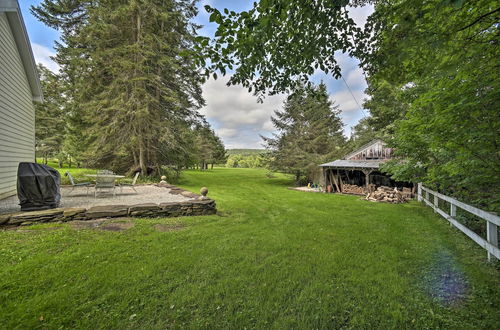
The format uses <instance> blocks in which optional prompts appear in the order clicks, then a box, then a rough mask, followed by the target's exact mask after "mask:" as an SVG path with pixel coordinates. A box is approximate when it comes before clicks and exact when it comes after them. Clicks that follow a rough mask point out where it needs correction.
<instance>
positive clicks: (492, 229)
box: [486, 220, 498, 261]
mask: <svg viewBox="0 0 500 330" xmlns="http://www.w3.org/2000/svg"><path fill="white" fill-rule="evenodd" d="M486 239H487V241H488V243H490V244H491V245H493V246H496V247H498V234H497V225H495V224H494V223H492V222H489V221H488V220H486ZM491 257H492V255H491V253H489V252H488V261H491V259H492V258H491Z"/></svg>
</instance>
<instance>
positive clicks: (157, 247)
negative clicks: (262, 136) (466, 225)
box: [0, 168, 500, 329]
mask: <svg viewBox="0 0 500 330" xmlns="http://www.w3.org/2000/svg"><path fill="white" fill-rule="evenodd" d="M265 174H266V171H264V170H256V169H229V168H226V169H215V170H213V171H204V172H198V171H188V172H186V173H185V176H184V178H183V180H182V181H181V184H180V185H181V186H183V187H185V188H187V189H189V190H192V191H195V192H196V191H198V190H199V188H200V187H201V186H207V187H208V188H209V190H210V192H209V196H211V197H212V198H214V199H216V201H217V204H218V209H219V212H220V214H219V215H214V216H204V217H185V218H172V219H142V220H135V222H136V226H135V227H134V228H132V229H129V230H126V231H123V232H107V231H100V230H96V229H87V230H73V229H71V228H70V227H69V225H68V224H45V225H38V226H34V227H33V229H34V230H29V231H2V232H0V241H1V244H0V264H1V265H2V267H1V268H0V324H1V325H2V327H3V328H6V329H11V328H48V329H49V328H61V327H62V328H64V327H66V328H117V329H118V328H120V329H121V328H146V329H149V328H153V329H155V328H157V329H164V328H186V327H188V328H231V329H232V328H366V329H368V328H383V329H386V328H398V329H400V328H469V329H473V328H474V329H477V328H485V329H492V328H495V327H497V326H498V324H499V322H500V318H499V313H498V310H499V307H500V285H499V284H500V280H499V279H500V276H499V274H500V272H499V271H498V269H497V268H495V266H493V265H491V264H488V263H487V262H485V259H486V253H485V251H484V250H482V249H481V248H480V247H478V246H476V245H475V243H473V242H472V241H471V240H469V239H468V238H465V237H464V236H463V235H462V234H460V233H459V232H457V231H456V230H454V229H452V228H450V227H449V226H448V225H447V224H446V223H445V220H443V219H441V218H440V217H438V216H436V215H435V214H434V213H433V212H432V210H431V209H429V208H426V207H423V206H421V205H419V204H417V203H416V202H412V203H409V204H404V205H390V204H379V203H371V202H366V201H363V200H361V199H360V198H359V197H356V196H342V195H326V194H315V193H305V192H298V191H291V190H287V189H286V187H287V186H289V185H291V184H292V183H291V181H290V179H289V178H287V177H285V176H281V175H278V176H277V177H276V178H267V177H266V175H265ZM158 223H161V224H177V225H183V226H185V227H184V229H182V230H177V231H171V232H158V231H155V230H154V229H153V225H154V224H158ZM54 226H55V227H60V229H52V230H50V229H51V227H54ZM455 272H458V273H459V276H453V274H454V273H455ZM450 274H451V276H450ZM448 278H452V279H455V278H458V279H459V280H463V281H465V283H466V287H467V292H466V295H465V296H464V297H462V299H459V300H458V301H454V302H452V303H447V302H446V301H443V300H442V299H440V295H439V292H440V290H443V289H446V287H443V285H441V284H442V283H449V281H447V279H448Z"/></svg>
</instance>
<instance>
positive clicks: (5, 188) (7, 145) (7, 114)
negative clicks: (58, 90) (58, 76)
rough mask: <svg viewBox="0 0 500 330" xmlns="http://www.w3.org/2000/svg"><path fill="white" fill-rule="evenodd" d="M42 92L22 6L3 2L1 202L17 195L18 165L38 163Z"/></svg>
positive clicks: (0, 5) (0, 38)
mask: <svg viewBox="0 0 500 330" xmlns="http://www.w3.org/2000/svg"><path fill="white" fill-rule="evenodd" d="M33 101H42V91H41V88H40V81H39V78H38V72H37V69H36V65H35V60H34V58H33V54H32V51H31V46H30V42H29V39H28V35H27V33H26V28H25V26H24V22H23V18H22V16H21V11H20V9H19V4H18V2H17V1H16V0H0V199H1V198H4V197H8V196H10V195H14V194H15V193H16V178H17V166H18V164H19V162H34V161H35V107H34V104H33Z"/></svg>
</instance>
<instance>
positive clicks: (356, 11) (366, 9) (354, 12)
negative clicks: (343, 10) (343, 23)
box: [349, 5, 375, 27]
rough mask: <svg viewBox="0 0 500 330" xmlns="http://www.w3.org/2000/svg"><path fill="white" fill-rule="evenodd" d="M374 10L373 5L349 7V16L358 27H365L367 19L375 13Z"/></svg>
mask: <svg viewBox="0 0 500 330" xmlns="http://www.w3.org/2000/svg"><path fill="white" fill-rule="evenodd" d="M374 10H375V9H374V7H373V5H365V6H362V7H349V16H350V17H351V18H352V19H353V20H354V22H356V24H357V25H358V26H360V27H363V26H364V25H365V24H366V19H367V18H368V16H370V15H371V14H372V13H373V11H374Z"/></svg>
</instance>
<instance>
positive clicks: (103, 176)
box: [94, 170, 116, 198]
mask: <svg viewBox="0 0 500 330" xmlns="http://www.w3.org/2000/svg"><path fill="white" fill-rule="evenodd" d="M113 175H114V173H113V172H112V171H108V170H102V171H97V176H96V179H95V190H94V198H97V195H98V193H99V192H101V193H106V192H109V193H112V194H113V197H115V196H116V191H115V177H114V176H113Z"/></svg>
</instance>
